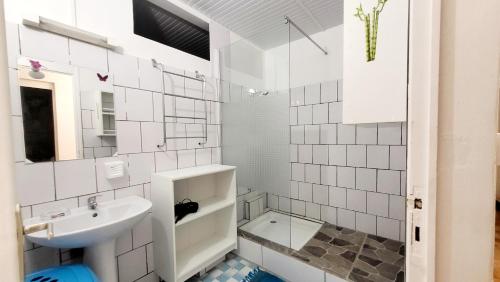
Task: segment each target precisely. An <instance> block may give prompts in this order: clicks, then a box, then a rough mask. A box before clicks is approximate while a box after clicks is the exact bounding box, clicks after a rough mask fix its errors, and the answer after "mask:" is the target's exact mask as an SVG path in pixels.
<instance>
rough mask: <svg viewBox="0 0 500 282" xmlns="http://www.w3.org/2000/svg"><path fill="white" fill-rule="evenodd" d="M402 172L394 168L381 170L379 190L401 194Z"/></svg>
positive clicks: (378, 181) (378, 179)
mask: <svg viewBox="0 0 500 282" xmlns="http://www.w3.org/2000/svg"><path fill="white" fill-rule="evenodd" d="M400 185H401V173H400V172H399V171H394V170H379V171H378V177H377V192H382V193H387V194H394V195H400V194H401V189H400Z"/></svg>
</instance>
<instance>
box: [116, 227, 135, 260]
mask: <svg viewBox="0 0 500 282" xmlns="http://www.w3.org/2000/svg"><path fill="white" fill-rule="evenodd" d="M131 250H132V230H127V231H125V232H123V233H122V234H121V235H120V236H118V238H116V250H115V254H116V255H117V256H118V255H121V254H124V253H126V252H128V251H131Z"/></svg>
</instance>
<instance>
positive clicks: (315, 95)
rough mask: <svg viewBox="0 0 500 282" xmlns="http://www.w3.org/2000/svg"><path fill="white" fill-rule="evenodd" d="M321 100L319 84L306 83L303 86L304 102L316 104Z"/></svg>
mask: <svg viewBox="0 0 500 282" xmlns="http://www.w3.org/2000/svg"><path fill="white" fill-rule="evenodd" d="M320 101H321V90H320V84H319V83H318V84H313V85H306V87H305V104H306V105H311V104H318V103H319V102H320Z"/></svg>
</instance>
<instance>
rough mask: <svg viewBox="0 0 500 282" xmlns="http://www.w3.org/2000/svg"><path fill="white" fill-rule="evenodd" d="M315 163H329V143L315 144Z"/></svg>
mask: <svg viewBox="0 0 500 282" xmlns="http://www.w3.org/2000/svg"><path fill="white" fill-rule="evenodd" d="M313 163H315V164H322V165H327V164H328V145H313Z"/></svg>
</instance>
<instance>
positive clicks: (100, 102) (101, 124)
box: [96, 91, 116, 136]
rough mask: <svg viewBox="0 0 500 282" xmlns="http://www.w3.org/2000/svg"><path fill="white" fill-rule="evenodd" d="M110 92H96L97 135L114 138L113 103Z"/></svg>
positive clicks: (112, 95)
mask: <svg viewBox="0 0 500 282" xmlns="http://www.w3.org/2000/svg"><path fill="white" fill-rule="evenodd" d="M114 100H115V98H114V94H113V93H112V92H104V91H98V92H97V111H96V120H97V126H96V127H97V135H98V136H116V127H115V105H114V104H115V102H114Z"/></svg>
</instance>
